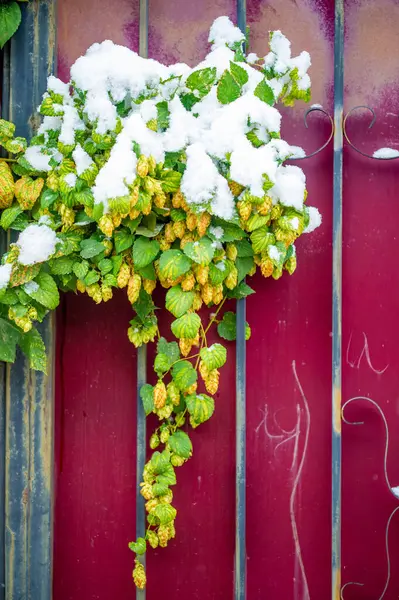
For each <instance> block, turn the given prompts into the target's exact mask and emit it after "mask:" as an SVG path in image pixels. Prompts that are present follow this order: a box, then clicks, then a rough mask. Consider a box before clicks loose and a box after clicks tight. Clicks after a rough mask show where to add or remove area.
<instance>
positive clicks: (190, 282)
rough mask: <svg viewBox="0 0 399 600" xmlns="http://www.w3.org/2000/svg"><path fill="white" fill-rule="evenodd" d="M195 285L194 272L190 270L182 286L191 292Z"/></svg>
mask: <svg viewBox="0 0 399 600" xmlns="http://www.w3.org/2000/svg"><path fill="white" fill-rule="evenodd" d="M194 285H195V277H194V273H191V272H190V273H188V275H186V276H185V278H184V279H183V281H182V282H181V287H182V290H184V291H185V292H189V291H190V290H192V289H193V287H194Z"/></svg>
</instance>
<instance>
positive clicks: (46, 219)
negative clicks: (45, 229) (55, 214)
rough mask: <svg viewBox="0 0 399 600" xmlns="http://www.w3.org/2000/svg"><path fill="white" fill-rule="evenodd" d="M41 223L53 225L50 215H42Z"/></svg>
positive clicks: (39, 221)
mask: <svg viewBox="0 0 399 600" xmlns="http://www.w3.org/2000/svg"><path fill="white" fill-rule="evenodd" d="M38 223H39V225H51V218H50V216H49V215H42V216H41V217H40V219H39V220H38Z"/></svg>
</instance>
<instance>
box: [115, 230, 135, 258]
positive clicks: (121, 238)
mask: <svg viewBox="0 0 399 600" xmlns="http://www.w3.org/2000/svg"><path fill="white" fill-rule="evenodd" d="M114 240H115V250H116V252H117V254H120V253H121V252H123V251H124V250H127V249H128V248H130V247H131V246H132V244H133V240H134V236H133V235H132V234H131V233H129V231H128V230H127V229H120V230H119V231H117V232H116V233H115V235H114Z"/></svg>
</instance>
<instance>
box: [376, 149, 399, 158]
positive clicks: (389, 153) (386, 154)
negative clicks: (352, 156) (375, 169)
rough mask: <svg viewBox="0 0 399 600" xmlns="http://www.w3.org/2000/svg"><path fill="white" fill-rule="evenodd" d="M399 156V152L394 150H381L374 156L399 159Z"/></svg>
mask: <svg viewBox="0 0 399 600" xmlns="http://www.w3.org/2000/svg"><path fill="white" fill-rule="evenodd" d="M398 156H399V150H395V149H394V148H380V149H379V150H376V151H375V152H374V154H373V158H382V159H388V158H397V157H398Z"/></svg>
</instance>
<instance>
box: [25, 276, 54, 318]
mask: <svg viewBox="0 0 399 600" xmlns="http://www.w3.org/2000/svg"><path fill="white" fill-rule="evenodd" d="M34 283H36V284H37V285H38V286H39V287H38V288H37V287H36V285H33V282H32V283H30V282H29V283H27V284H25V286H24V290H25V292H26V293H27V294H28V296H30V297H31V298H33V299H34V300H36V302H39V304H42V305H43V306H45V307H46V308H50V309H54V308H57V306H58V304H59V302H60V295H59V292H58V288H57V284H56V283H55V281H54V279H53V278H52V277H51V275H49V274H48V273H43V272H41V273H39V275H37V277H36V278H35V280H34Z"/></svg>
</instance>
